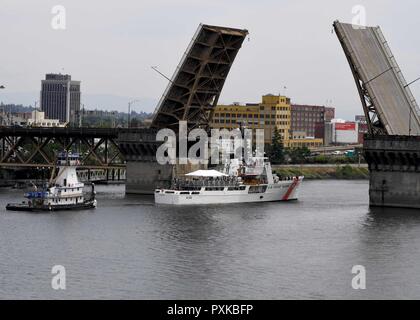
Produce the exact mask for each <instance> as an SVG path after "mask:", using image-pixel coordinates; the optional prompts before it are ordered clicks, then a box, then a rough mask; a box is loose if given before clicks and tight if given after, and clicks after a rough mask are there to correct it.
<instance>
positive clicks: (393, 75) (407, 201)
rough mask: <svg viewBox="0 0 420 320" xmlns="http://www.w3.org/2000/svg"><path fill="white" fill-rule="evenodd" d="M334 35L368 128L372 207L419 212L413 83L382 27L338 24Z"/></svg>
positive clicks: (419, 127)
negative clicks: (392, 49) (405, 75)
mask: <svg viewBox="0 0 420 320" xmlns="http://www.w3.org/2000/svg"><path fill="white" fill-rule="evenodd" d="M334 29H335V32H336V34H337V37H338V39H339V41H340V43H341V45H342V47H343V50H344V54H345V56H346V58H347V61H348V63H349V65H350V69H351V71H352V74H353V77H354V80H355V82H356V87H357V89H358V92H359V95H360V99H361V102H362V107H363V110H364V112H365V115H366V119H367V122H368V128H369V135H368V136H367V137H366V138H365V141H364V146H363V151H364V155H365V159H366V161H367V163H368V165H369V171H370V181H369V202H370V205H371V206H381V207H408V208H420V121H419V108H418V105H417V102H416V100H415V98H414V96H413V94H412V93H411V91H410V88H409V85H410V83H408V84H407V82H406V80H405V78H404V76H403V74H402V71H401V69H400V67H399V66H398V64H397V61H396V58H395V56H394V55H393V53H392V51H391V49H390V47H389V44H388V42H387V41H386V39H385V37H384V35H383V34H382V32H381V29H380V28H379V27H362V28H361V27H360V26H354V25H350V24H345V23H340V22H339V21H336V22H334ZM411 41H415V40H414V39H411Z"/></svg>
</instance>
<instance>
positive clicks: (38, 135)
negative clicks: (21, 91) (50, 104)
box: [0, 127, 156, 170]
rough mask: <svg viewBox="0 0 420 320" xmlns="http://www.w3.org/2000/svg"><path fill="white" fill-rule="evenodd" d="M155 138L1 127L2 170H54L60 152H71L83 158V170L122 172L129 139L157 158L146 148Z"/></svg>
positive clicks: (124, 132)
mask: <svg viewBox="0 0 420 320" xmlns="http://www.w3.org/2000/svg"><path fill="white" fill-rule="evenodd" d="M133 137H134V138H133ZM155 137H156V134H155V130H153V129H137V128H136V129H131V128H130V129H128V128H112V129H111V128H23V127H0V167H3V168H20V167H28V168H45V167H54V166H55V163H56V155H57V153H58V152H60V151H63V150H67V151H69V150H72V151H77V152H79V153H80V154H81V164H80V166H79V168H80V169H97V170H99V169H123V168H125V166H126V159H125V155H126V153H128V151H129V150H128V149H129V148H128V147H127V144H129V141H127V139H131V140H133V139H135V140H134V141H136V142H140V144H141V142H142V141H143V142H144V143H143V144H142V148H143V149H141V150H137V151H138V152H139V153H140V154H142V155H143V156H146V154H147V155H149V156H151V155H153V156H154V154H155V153H154V151H155V150H156V148H149V149H148V148H147V147H144V145H147V144H148V141H154V140H155ZM155 144H156V143H155Z"/></svg>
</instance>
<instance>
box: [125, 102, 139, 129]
mask: <svg viewBox="0 0 420 320" xmlns="http://www.w3.org/2000/svg"><path fill="white" fill-rule="evenodd" d="M135 102H140V101H139V100H137V99H136V100H132V101H130V102H129V103H128V117H127V118H128V123H127V128H130V121H131V105H132V104H133V103H135Z"/></svg>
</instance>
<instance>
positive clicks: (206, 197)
mask: <svg viewBox="0 0 420 320" xmlns="http://www.w3.org/2000/svg"><path fill="white" fill-rule="evenodd" d="M302 179H303V177H301V178H299V179H296V180H294V181H290V182H281V183H279V184H274V185H268V186H267V190H266V191H265V192H263V193H249V186H248V187H247V188H246V189H245V190H238V191H228V190H227V189H228V188H224V190H221V191H205V190H204V188H203V189H202V190H200V191H186V190H182V191H175V190H169V189H157V190H156V191H155V203H156V204H168V205H207V204H228V203H252V202H276V201H292V200H297V199H298V197H299V188H300V185H301V182H302Z"/></svg>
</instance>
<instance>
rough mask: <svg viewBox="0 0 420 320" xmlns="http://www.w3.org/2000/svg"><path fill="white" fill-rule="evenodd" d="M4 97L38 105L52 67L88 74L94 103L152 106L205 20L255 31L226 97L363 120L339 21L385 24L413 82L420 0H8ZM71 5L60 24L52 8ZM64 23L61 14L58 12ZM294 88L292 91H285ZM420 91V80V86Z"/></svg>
mask: <svg viewBox="0 0 420 320" xmlns="http://www.w3.org/2000/svg"><path fill="white" fill-rule="evenodd" d="M0 5H1V10H0V41H1V42H0V85H4V86H5V87H6V89H4V90H0V102H4V103H16V104H25V105H29V104H31V105H33V104H34V102H35V101H38V100H39V91H40V87H41V79H42V78H44V77H45V73H50V72H54V73H58V72H61V73H67V74H71V76H72V79H74V80H80V81H81V90H82V102H83V103H84V104H85V107H86V108H87V109H94V108H100V109H117V110H121V111H125V110H126V108H127V104H128V102H129V101H130V100H133V99H138V100H139V102H138V103H136V104H135V105H133V109H134V110H136V111H147V112H151V111H153V110H154V107H155V106H156V104H157V102H158V100H159V98H160V97H161V95H162V94H163V91H164V89H165V87H166V85H167V80H166V79H165V78H163V77H162V76H160V75H159V74H157V73H156V72H155V71H153V70H152V69H151V66H158V68H159V70H160V71H161V72H162V73H164V74H166V75H167V76H169V77H170V76H172V74H173V72H174V71H175V68H176V66H177V64H178V63H179V61H180V59H181V57H182V54H183V53H184V51H185V49H186V48H187V45H188V44H189V42H190V40H191V38H192V36H193V34H194V32H195V31H196V29H197V27H198V25H199V24H200V23H205V24H213V25H221V26H227V27H234V28H241V29H247V30H248V31H249V37H248V38H247V39H246V40H245V42H244V44H243V46H242V48H241V50H240V51H239V54H238V55H237V57H236V60H235V62H234V64H233V67H232V69H231V71H230V74H229V76H228V78H227V81H226V83H225V86H224V89H223V91H222V94H221V97H220V99H219V102H220V103H231V102H234V101H235V102H243V103H247V102H259V101H260V99H261V96H262V95H263V94H267V93H274V94H278V93H281V94H285V95H287V96H289V97H291V99H292V102H294V103H301V104H318V105H326V104H327V105H331V106H333V107H335V108H336V116H337V117H340V118H344V119H347V120H353V119H354V115H355V114H362V113H363V111H362V107H361V103H360V100H359V96H358V93H357V90H356V86H355V84H354V80H353V76H352V74H351V71H350V68H349V66H348V63H347V60H346V58H345V56H344V53H343V51H342V49H341V46H340V44H339V42H338V40H337V37H336V35H335V34H333V33H332V23H333V21H334V20H336V19H339V20H340V21H341V22H349V23H350V22H352V21H353V19H355V16H356V14H355V13H353V12H352V10H353V8H354V7H355V6H357V5H362V6H363V7H364V8H365V12H366V24H367V25H369V26H372V25H380V26H381V28H382V31H383V33H384V35H385V37H386V38H387V40H388V42H389V44H390V47H391V49H392V50H393V53H394V55H395V56H396V58H397V61H398V63H399V65H400V67H401V69H402V71H403V73H404V75H405V77H406V79H407V81H408V82H410V81H411V80H414V79H416V78H418V77H420V54H419V51H420V41H419V40H420V34H419V33H418V32H416V31H418V30H420V19H418V12H420V3H419V2H418V1H417V0H401V1H398V2H397V1H392V0H367V1H354V0H340V1H337V0H335V1H334V0H320V1H314V0H277V1H275V0H259V1H250V0H240V1H239V0H230V1H226V0H225V1H222V0H211V1H200V0H153V1H139V0H120V1H99V0H89V1H86V0H85V1H81V0H38V1H33V0H25V1H24V0H0ZM56 5H61V6H63V7H64V8H65V29H54V28H53V27H52V21H53V20H54V19H55V17H56V14H54V13H52V8H53V7H54V6H56ZM54 21H56V20H54ZM284 87H286V88H287V89H284ZM411 89H412V91H413V93H414V95H415V96H416V97H417V98H419V94H420V81H419V82H417V83H414V84H413V85H412V86H411Z"/></svg>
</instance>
